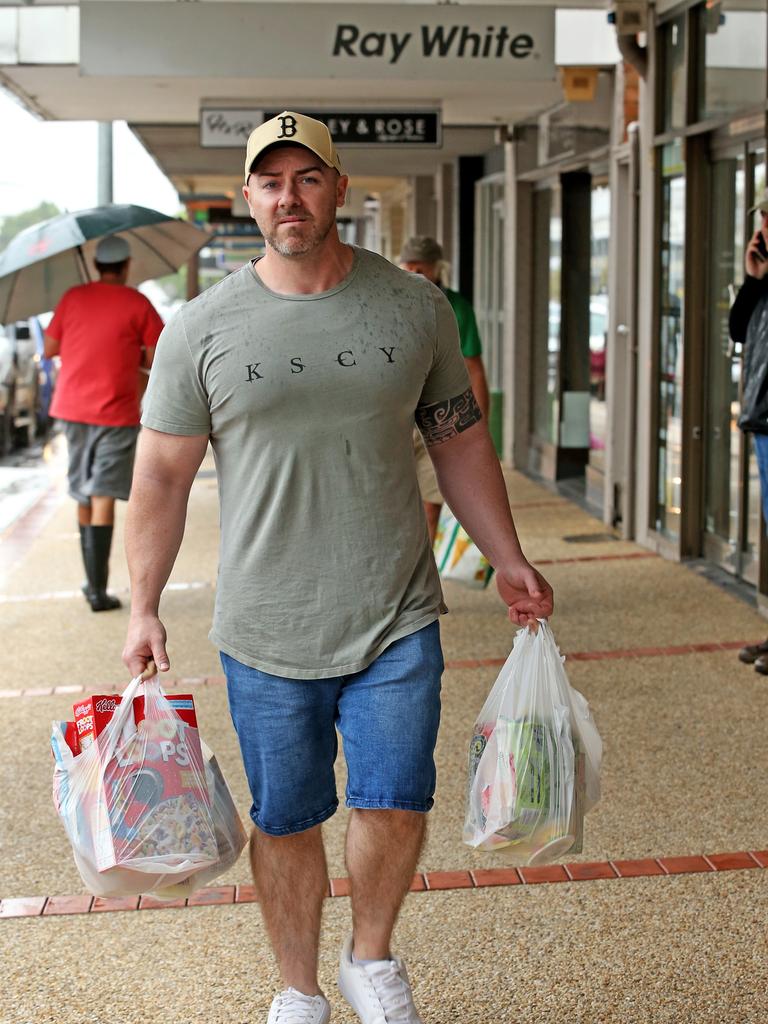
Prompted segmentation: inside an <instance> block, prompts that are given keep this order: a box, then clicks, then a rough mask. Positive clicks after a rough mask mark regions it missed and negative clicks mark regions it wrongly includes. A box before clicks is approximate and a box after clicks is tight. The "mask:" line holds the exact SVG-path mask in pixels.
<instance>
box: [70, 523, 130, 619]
mask: <svg viewBox="0 0 768 1024" xmlns="http://www.w3.org/2000/svg"><path fill="white" fill-rule="evenodd" d="M80 545H81V548H82V552H83V562H84V564H85V572H86V575H87V577H88V582H87V583H86V585H85V586H84V587H83V594H84V595H85V599H86V601H87V602H88V604H89V605H90V606H91V611H94V612H110V611H113V610H114V609H115V608H122V603H121V602H120V601H119V600H118V599H117V598H116V597H111V596H110V595H109V594H108V593H107V579H108V578H109V552H110V550H111V548H112V527H111V526H81V527H80Z"/></svg>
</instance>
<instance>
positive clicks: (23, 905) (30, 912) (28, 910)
mask: <svg viewBox="0 0 768 1024" xmlns="http://www.w3.org/2000/svg"><path fill="white" fill-rule="evenodd" d="M44 906H45V896H20V897H17V898H16V899H8V900H1V901H0V917H40V915H41V914H42V912H43V907H44Z"/></svg>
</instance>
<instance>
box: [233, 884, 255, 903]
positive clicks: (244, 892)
mask: <svg viewBox="0 0 768 1024" xmlns="http://www.w3.org/2000/svg"><path fill="white" fill-rule="evenodd" d="M258 902H259V897H258V894H257V892H256V886H255V885H237V886H235V903H258Z"/></svg>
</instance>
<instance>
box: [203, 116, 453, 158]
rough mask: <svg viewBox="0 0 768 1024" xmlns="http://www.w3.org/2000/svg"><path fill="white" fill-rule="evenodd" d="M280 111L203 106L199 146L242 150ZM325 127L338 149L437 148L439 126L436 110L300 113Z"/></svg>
mask: <svg viewBox="0 0 768 1024" xmlns="http://www.w3.org/2000/svg"><path fill="white" fill-rule="evenodd" d="M279 113H280V111H279V110H255V109H248V108H242V107H203V108H202V109H201V111H200V145H201V146H203V147H204V148H214V147H215V148H236V149H242V147H243V146H245V144H246V142H247V141H248V136H249V135H250V134H251V132H252V131H253V129H254V128H256V127H258V125H260V124H261V123H262V122H263V121H268V120H269V119H270V118H272V117H276V116H277V115H278V114H279ZM302 113H304V114H309V116H310V117H315V118H317V120H318V121H322V122H323V124H327V125H328V130H329V131H330V133H331V135H332V136H333V140H334V142H335V143H336V144H337V145H339V146H346V147H349V146H378V145H386V146H392V145H406V146H424V147H430V148H439V147H440V146H441V145H442V125H441V121H440V111H439V110H405V111H403V110H400V111H391V110H347V111H342V112H337V111H327V110H302Z"/></svg>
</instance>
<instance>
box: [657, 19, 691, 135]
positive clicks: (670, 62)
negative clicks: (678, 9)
mask: <svg viewBox="0 0 768 1024" xmlns="http://www.w3.org/2000/svg"><path fill="white" fill-rule="evenodd" d="M685 23H686V15H685V14H681V15H679V16H678V17H677V18H673V19H672V20H671V21H668V22H666V23H665V24H664V25H662V28H661V48H662V61H663V71H662V87H663V88H662V111H663V118H662V130H663V131H669V130H670V129H672V128H682V127H683V126H684V125H685V121H686V119H685V96H686V88H685Z"/></svg>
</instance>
